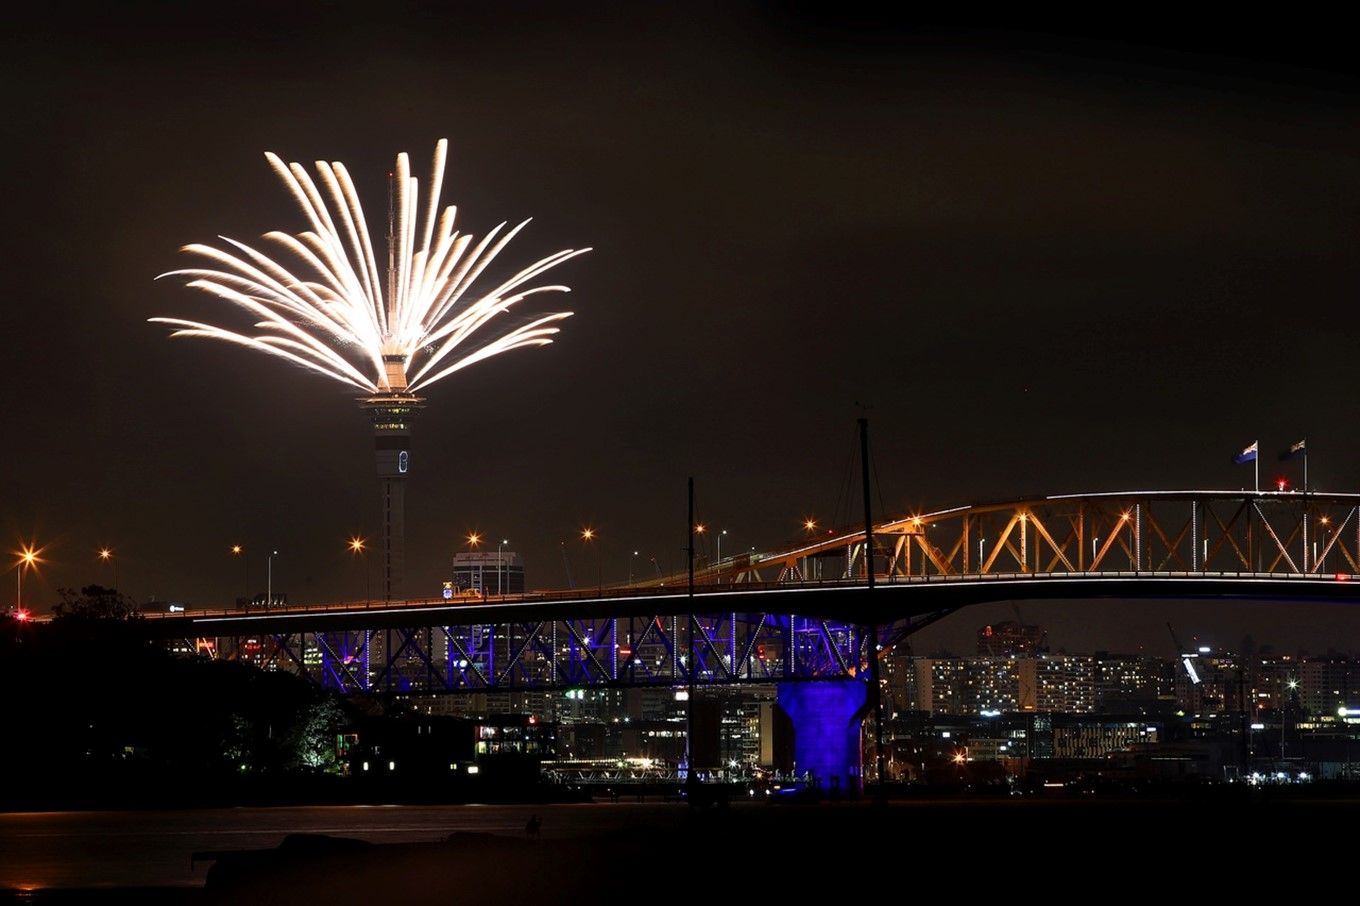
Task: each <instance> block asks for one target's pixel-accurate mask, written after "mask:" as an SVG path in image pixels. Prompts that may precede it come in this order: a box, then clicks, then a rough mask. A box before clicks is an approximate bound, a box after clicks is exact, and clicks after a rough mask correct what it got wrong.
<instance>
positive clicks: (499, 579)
mask: <svg viewBox="0 0 1360 906" xmlns="http://www.w3.org/2000/svg"><path fill="white" fill-rule="evenodd" d="M509 543H510V539H508V538H502V539H501V543H500V544H498V545H496V594H498V595H503V594H505V570H504V560H503V559H502V558H501V550H502V549H503V548H504V547H505V546H506V545H507V544H509Z"/></svg>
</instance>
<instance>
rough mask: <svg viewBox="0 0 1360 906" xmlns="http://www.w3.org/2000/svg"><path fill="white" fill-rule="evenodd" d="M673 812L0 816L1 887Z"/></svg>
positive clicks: (599, 826)
mask: <svg viewBox="0 0 1360 906" xmlns="http://www.w3.org/2000/svg"><path fill="white" fill-rule="evenodd" d="M684 812H685V810H684V808H683V806H675V805H659V804H648V805H631V804H613V805H605V804H597V805H588V804H587V805H549V806H544V805H523V806H520V805H509V806H502V805H494V806H493V805H444V806H405V805H403V806H315V807H294V808H235V809H195V810H186V811H145V812H21V813H8V814H6V813H0V889H5V888H9V889H18V890H27V889H34V888H43V887H127V886H199V885H201V884H202V883H203V880H204V877H205V876H206V875H207V872H208V868H209V867H210V863H207V862H199V863H198V864H196V865H195V864H193V863H192V860H191V856H192V854H193V853H195V852H205V851H212V850H229V849H264V848H268V847H273V846H277V845H278V844H279V841H281V840H282V839H283V838H284V836H285V835H287V834H295V833H310V834H338V835H342V836H347V837H357V838H359V839H362V840H369V841H371V842H373V843H415V842H422V841H429V842H433V841H436V840H442V839H443V838H444V837H445V836H447V835H448V834H450V833H452V832H454V831H482V832H489V833H496V834H509V835H523V834H524V827H525V824H526V823H527V822H528V820H529V816H530V815H533V814H538V815H541V816H542V834H543V836H545V837H553V836H568V835H573V834H577V833H589V832H592V831H597V830H608V829H617V828H627V827H630V826H633V825H637V826H639V827H642V826H646V827H652V828H655V827H666V826H673V825H674V824H676V823H678V822H679V821H681V820H682V819H683V817H684Z"/></svg>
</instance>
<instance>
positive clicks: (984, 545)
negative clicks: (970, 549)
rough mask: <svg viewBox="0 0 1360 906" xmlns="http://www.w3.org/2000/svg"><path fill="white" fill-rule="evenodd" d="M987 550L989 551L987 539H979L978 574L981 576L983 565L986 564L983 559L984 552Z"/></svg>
mask: <svg viewBox="0 0 1360 906" xmlns="http://www.w3.org/2000/svg"><path fill="white" fill-rule="evenodd" d="M986 549H987V539H986V538H979V539H978V562H977V574H978V575H979V576H980V575H982V564H983V562H984V561H983V559H982V556H983V552H984V551H985V550H986Z"/></svg>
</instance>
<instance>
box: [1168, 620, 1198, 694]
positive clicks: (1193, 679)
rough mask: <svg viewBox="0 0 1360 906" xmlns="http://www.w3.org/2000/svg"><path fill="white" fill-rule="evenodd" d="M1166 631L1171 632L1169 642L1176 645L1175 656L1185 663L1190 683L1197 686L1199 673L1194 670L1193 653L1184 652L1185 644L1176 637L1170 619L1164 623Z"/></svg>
mask: <svg viewBox="0 0 1360 906" xmlns="http://www.w3.org/2000/svg"><path fill="white" fill-rule="evenodd" d="M1166 631H1167V632H1169V633H1171V644H1173V645H1175V646H1176V656H1177V657H1179V658H1180V659H1181V663H1182V664H1184V665H1185V674H1186V676H1188V677H1190V684H1191V685H1192V686H1198V685H1199V683H1200V679H1199V674H1198V673H1196V672H1195V664H1194V658H1195V654H1194V653H1193V652H1192V653H1189V654H1187V653H1186V651H1185V646H1184V645H1182V644H1181V640H1180V639H1178V638H1176V630H1175V629H1172V628H1171V621H1169V620H1168V621H1167V624H1166Z"/></svg>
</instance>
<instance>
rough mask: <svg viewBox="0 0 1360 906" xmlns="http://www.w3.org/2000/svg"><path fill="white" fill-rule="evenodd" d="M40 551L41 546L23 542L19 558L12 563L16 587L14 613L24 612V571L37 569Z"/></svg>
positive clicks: (40, 559)
mask: <svg viewBox="0 0 1360 906" xmlns="http://www.w3.org/2000/svg"><path fill="white" fill-rule="evenodd" d="M41 553H42V548H38V547H34V546H33V545H31V544H25V545H23V547H22V548H21V549H20V550H19V559H18V560H17V561H15V563H14V576H15V582H16V585H17V588H16V589H15V594H14V610H15V612H16V613H24V612H25V611H24V573H26V572H28V571H29V570H30V569H37V567H38V564H39V563H41V562H42V558H40V557H39V556H38V555H39V554H41Z"/></svg>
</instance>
